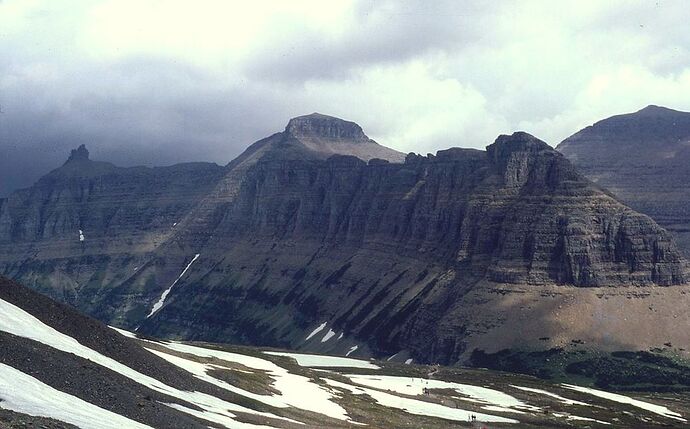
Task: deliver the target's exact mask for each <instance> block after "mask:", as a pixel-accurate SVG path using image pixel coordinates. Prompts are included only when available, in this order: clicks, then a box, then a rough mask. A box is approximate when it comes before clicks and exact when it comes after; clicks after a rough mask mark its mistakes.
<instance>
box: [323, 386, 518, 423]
mask: <svg viewBox="0 0 690 429" xmlns="http://www.w3.org/2000/svg"><path fill="white" fill-rule="evenodd" d="M322 380H324V381H325V382H326V384H328V385H329V386H333V387H337V388H340V389H343V390H347V391H349V392H350V393H353V394H355V395H368V396H370V397H371V398H372V399H374V400H375V401H376V402H378V403H379V404H380V405H383V406H384V407H389V408H397V409H400V410H403V411H405V412H406V413H409V414H416V415H420V416H430V417H439V418H442V419H447V420H455V421H461V422H466V421H468V420H469V418H470V416H471V415H475V416H476V417H477V420H479V421H482V422H495V423H520V422H518V421H517V420H513V419H508V418H505V417H498V416H492V415H490V414H482V413H476V412H470V411H467V410H463V409H460V408H450V407H446V406H445V405H441V404H437V403H435V402H426V401H420V400H417V399H411V398H404V397H401V396H396V395H392V394H390V393H386V392H381V391H380V390H375V389H368V388H366V387H358V386H353V385H351V384H347V383H341V382H339V381H335V380H331V379H329V378H323V379H322Z"/></svg>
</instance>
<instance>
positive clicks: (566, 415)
mask: <svg viewBox="0 0 690 429" xmlns="http://www.w3.org/2000/svg"><path fill="white" fill-rule="evenodd" d="M552 414H553V416H554V417H565V418H566V420H575V421H577V420H580V421H583V422H596V423H601V424H602V425H610V424H611V423H609V422H604V421H601V420H597V419H590V418H589V417H580V416H574V415H572V414H566V413H552Z"/></svg>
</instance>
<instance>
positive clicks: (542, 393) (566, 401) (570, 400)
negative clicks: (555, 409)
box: [510, 384, 589, 406]
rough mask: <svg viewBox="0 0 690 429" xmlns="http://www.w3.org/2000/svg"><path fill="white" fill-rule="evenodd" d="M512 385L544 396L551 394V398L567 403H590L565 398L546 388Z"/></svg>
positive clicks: (585, 404)
mask: <svg viewBox="0 0 690 429" xmlns="http://www.w3.org/2000/svg"><path fill="white" fill-rule="evenodd" d="M510 387H514V388H516V389H519V390H524V391H525V392H532V393H539V394H541V395H544V396H549V397H551V398H554V399H557V400H559V401H561V402H562V403H564V404H566V405H584V406H589V404H587V403H584V402H580V401H576V400H574V399H568V398H564V397H562V396H560V395H556V394H555V393H551V392H548V391H546V390H541V389H534V388H531V387H522V386H515V385H513V384H511V385H510Z"/></svg>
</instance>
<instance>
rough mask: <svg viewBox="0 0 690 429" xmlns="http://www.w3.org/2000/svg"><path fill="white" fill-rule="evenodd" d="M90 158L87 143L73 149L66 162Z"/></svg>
mask: <svg viewBox="0 0 690 429" xmlns="http://www.w3.org/2000/svg"><path fill="white" fill-rule="evenodd" d="M88 160H89V150H88V149H86V146H85V145H80V146H79V147H78V148H76V149H72V151H71V152H70V154H69V158H67V162H65V164H67V163H70V162H73V161H88Z"/></svg>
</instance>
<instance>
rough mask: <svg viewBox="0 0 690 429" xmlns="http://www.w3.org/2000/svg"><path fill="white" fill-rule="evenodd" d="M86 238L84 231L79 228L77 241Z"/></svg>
mask: <svg viewBox="0 0 690 429" xmlns="http://www.w3.org/2000/svg"><path fill="white" fill-rule="evenodd" d="M85 239H86V238H84V231H82V230H81V229H80V230H79V241H84V240H85Z"/></svg>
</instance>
